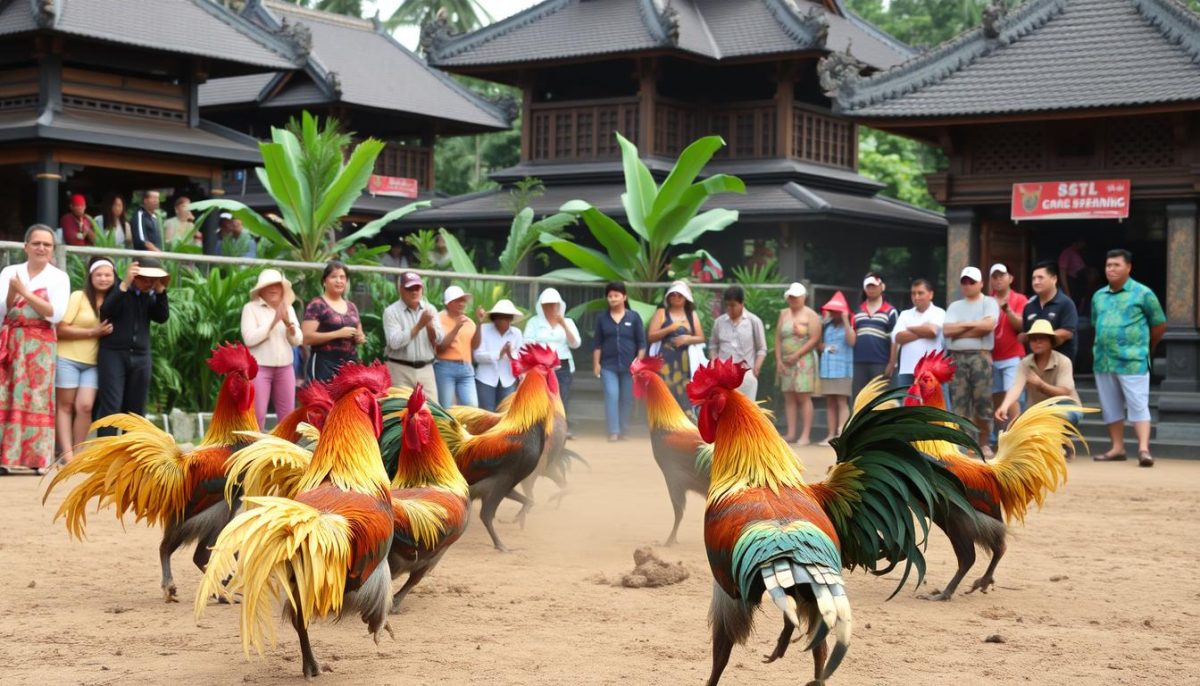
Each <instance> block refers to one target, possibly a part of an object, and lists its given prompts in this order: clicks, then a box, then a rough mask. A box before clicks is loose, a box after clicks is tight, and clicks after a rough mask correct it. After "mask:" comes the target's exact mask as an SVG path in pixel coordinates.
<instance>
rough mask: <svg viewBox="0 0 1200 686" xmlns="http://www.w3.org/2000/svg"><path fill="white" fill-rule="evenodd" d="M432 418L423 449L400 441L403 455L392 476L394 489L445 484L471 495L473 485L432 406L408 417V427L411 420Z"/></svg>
mask: <svg viewBox="0 0 1200 686" xmlns="http://www.w3.org/2000/svg"><path fill="white" fill-rule="evenodd" d="M417 421H423V422H429V426H428V432H427V435H428V439H427V441H426V442H425V444H424V445H423V446H422V447H421V449H420V450H408V449H407V448H406V447H405V442H404V441H403V440H402V441H401V442H400V446H401V447H400V458H399V460H398V463H397V468H396V476H395V477H394V478H393V479H392V484H391V487H392V489H393V490H396V489H401V488H441V489H445V490H448V491H450V492H452V493H454V494H455V495H459V496H462V497H464V498H465V497H467V494H468V492H469V486H468V485H467V480H466V479H465V478H463V475H462V472H460V471H459V470H458V465H457V464H455V462H454V456H453V455H451V454H450V450H449V448H447V447H446V442H445V441H443V440H442V436H441V434H440V433H438V431H437V429H436V427H434V426H433V417H431V416H430V414H429V411H428V410H423V411H422V412H421V413H420V416H417V417H408V418H406V419H405V426H404V430H405V431H413V430H415V428H416V427H410V426H409V423H410V422H417Z"/></svg>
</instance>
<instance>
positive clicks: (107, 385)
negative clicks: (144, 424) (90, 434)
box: [92, 348, 150, 436]
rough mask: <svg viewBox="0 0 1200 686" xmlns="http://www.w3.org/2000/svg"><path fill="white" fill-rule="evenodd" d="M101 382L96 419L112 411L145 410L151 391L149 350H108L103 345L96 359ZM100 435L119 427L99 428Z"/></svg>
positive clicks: (114, 430)
mask: <svg viewBox="0 0 1200 686" xmlns="http://www.w3.org/2000/svg"><path fill="white" fill-rule="evenodd" d="M96 372H97V377H98V380H99V384H100V390H99V393H97V395H96V405H95V408H94V409H93V411H92V417H93V419H99V418H101V417H107V416H108V415H110V414H117V413H121V412H131V413H133V414H138V415H141V414H145V413H146V398H147V396H148V395H149V394H150V352H149V351H134V350H106V349H104V348H100V356H99V358H98V359H97V362H96ZM97 433H98V435H100V436H115V435H117V430H116V429H100V430H99V431H98V432H97Z"/></svg>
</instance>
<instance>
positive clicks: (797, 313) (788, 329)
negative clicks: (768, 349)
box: [775, 282, 821, 445]
mask: <svg viewBox="0 0 1200 686" xmlns="http://www.w3.org/2000/svg"><path fill="white" fill-rule="evenodd" d="M783 297H784V300H785V301H786V302H787V307H785V308H783V309H782V310H780V311H779V320H778V321H777V322H776V323H775V369H776V372H775V376H776V379H777V380H778V382H779V390H781V391H782V392H783V400H784V406H783V409H784V417H785V418H786V420H787V433H786V434H785V435H784V437H783V438H784V440H785V441H787V442H788V443H793V442H795V443H797V444H799V445H809V444H810V443H811V441H810V440H809V436H810V434H811V433H812V419H813V405H812V395H813V393H816V392H819V391H820V385H819V384H820V381H819V380H818V376H817V373H818V369H817V367H818V365H819V363H818V361H817V346H818V345H820V344H821V318H820V317H818V316H817V313H816V311H815V310H813V309H812V308H811V307H809V306H808V304H807V303H806V301H807V299H808V289H807V288H805V287H804V284H802V283H799V282H797V283H793V284H792V285H790V286H788V289H787V290H786V291H784V294H783ZM797 414H799V415H800V433H799V434H798V435H797V433H796V415H797Z"/></svg>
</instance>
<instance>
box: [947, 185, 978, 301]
mask: <svg viewBox="0 0 1200 686" xmlns="http://www.w3.org/2000/svg"><path fill="white" fill-rule="evenodd" d="M946 221H947V222H948V223H949V224H950V225H949V226H948V227H947V229H946V283H945V284H943V285H944V287H945V290H944V291H943V297H944V298H945V299H946V300H945V301H946V302H947V303H949V302H951V301H953V300H954V299H955V298H957V297H958V275H959V274H961V273H962V270H963V267H966V266H969V265H971V264H974V263H975V262H976V260H977V259H978V256H979V246H978V243H977V241H976V234H977V232H976V229H975V210H974V208H971V207H951V208H949V209H947V210H946Z"/></svg>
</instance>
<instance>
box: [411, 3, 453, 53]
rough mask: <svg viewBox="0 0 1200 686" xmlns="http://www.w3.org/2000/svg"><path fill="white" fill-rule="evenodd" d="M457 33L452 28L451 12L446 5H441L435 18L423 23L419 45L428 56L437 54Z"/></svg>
mask: <svg viewBox="0 0 1200 686" xmlns="http://www.w3.org/2000/svg"><path fill="white" fill-rule="evenodd" d="M457 35H458V34H456V33H454V30H453V29H452V28H450V14H449V13H448V12H446V8H445V7H439V8H438V11H437V13H436V14H434V16H433V19H430V20H429V21H427V22H425V23H424V24H421V39H420V42H419V43H418V45H417V47H418V48H420V50H421V53H422V54H424V55H425V56H427V57H428V56H431V55H436V54H437V53H439V52H441V50H442V48H444V47H445V46H446V44H447V43H449V42H450V41H451V40H452V39H454V38H455V37H456V36H457Z"/></svg>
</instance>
